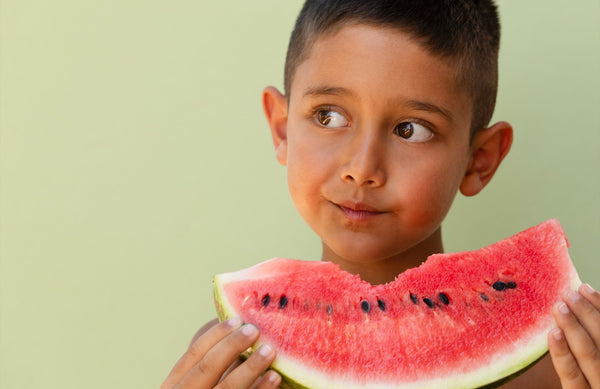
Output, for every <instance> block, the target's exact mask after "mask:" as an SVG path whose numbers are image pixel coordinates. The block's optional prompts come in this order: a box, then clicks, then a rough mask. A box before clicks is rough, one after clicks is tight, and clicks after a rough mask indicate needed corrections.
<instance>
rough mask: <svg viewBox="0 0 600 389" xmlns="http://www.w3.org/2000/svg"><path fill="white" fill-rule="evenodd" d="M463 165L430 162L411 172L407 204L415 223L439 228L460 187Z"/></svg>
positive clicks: (446, 160) (453, 162) (461, 162)
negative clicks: (409, 202) (409, 198)
mask: <svg viewBox="0 0 600 389" xmlns="http://www.w3.org/2000/svg"><path fill="white" fill-rule="evenodd" d="M465 164H466V162H465V161H464V158H463V159H454V160H452V159H446V158H441V159H433V158H431V159H429V160H428V163H424V164H423V165H422V166H421V167H420V168H419V169H415V174H413V175H412V177H411V178H410V179H411V180H412V182H413V184H412V185H410V187H411V188H412V190H411V194H410V197H411V199H412V200H409V201H411V202H412V205H413V207H412V210H413V212H412V215H413V219H414V221H415V223H420V224H422V223H426V224H439V223H440V222H441V221H442V220H443V219H444V217H445V216H446V214H447V213H448V210H449V209H450V206H451V205H452V202H453V201H454V198H455V196H456V194H457V192H458V189H459V187H460V183H461V181H462V177H463V175H464V168H465ZM449 166H450V168H449ZM407 185H408V184H407ZM407 206H408V207H410V204H407Z"/></svg>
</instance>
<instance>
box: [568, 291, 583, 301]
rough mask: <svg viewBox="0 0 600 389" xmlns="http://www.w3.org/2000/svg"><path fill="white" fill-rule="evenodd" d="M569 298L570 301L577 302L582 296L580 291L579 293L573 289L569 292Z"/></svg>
mask: <svg viewBox="0 0 600 389" xmlns="http://www.w3.org/2000/svg"><path fill="white" fill-rule="evenodd" d="M567 298H568V299H569V300H570V301H572V302H574V303H576V302H577V301H579V299H580V298H581V296H580V295H579V293H577V292H575V291H573V290H570V291H568V292H567Z"/></svg>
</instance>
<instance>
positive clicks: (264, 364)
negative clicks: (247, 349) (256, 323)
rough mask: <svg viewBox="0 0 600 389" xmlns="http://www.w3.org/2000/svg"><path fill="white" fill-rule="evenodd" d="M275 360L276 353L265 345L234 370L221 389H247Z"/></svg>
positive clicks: (221, 385)
mask: <svg viewBox="0 0 600 389" xmlns="http://www.w3.org/2000/svg"><path fill="white" fill-rule="evenodd" d="M274 359H275V351H273V349H272V348H271V347H270V346H269V345H266V344H263V345H262V346H260V347H259V348H258V350H256V351H255V352H254V353H252V355H250V357H249V358H248V359H247V360H246V361H245V362H244V363H242V364H241V365H240V366H239V367H237V368H236V369H235V370H233V371H232V372H231V373H230V374H229V375H228V376H227V377H226V378H225V379H224V380H223V381H221V383H220V384H219V386H218V388H220V389H233V388H247V387H249V386H250V385H252V383H253V382H255V381H256V380H257V378H259V377H260V376H261V375H262V374H263V373H264V372H265V370H267V368H268V367H269V365H270V364H271V362H273V360H274Z"/></svg>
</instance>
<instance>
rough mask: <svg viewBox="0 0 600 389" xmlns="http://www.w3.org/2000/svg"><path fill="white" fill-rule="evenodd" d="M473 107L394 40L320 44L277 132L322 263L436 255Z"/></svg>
mask: <svg viewBox="0 0 600 389" xmlns="http://www.w3.org/2000/svg"><path fill="white" fill-rule="evenodd" d="M471 106H472V101H471V99H470V98H469V96H468V95H467V94H466V93H465V92H464V91H463V90H461V88H460V87H459V85H457V83H456V81H455V73H454V71H453V69H452V68H451V67H450V66H449V65H448V64H446V63H445V62H443V61H442V60H440V59H438V58H436V57H433V56H432V55H430V54H429V53H428V52H427V51H426V50H425V49H423V48H422V47H421V46H419V45H418V44H416V43H415V42H413V41H411V40H410V39H409V37H408V36H407V35H406V34H404V33H402V32H400V31H398V30H395V29H391V28H376V27H371V26H366V25H350V26H345V27H343V28H342V29H340V30H339V31H337V32H335V33H333V34H330V35H326V36H324V37H322V38H320V39H319V40H318V41H317V42H316V43H315V45H314V47H313V48H312V50H311V54H310V56H309V58H308V59H307V60H306V61H304V62H303V63H301V64H300V65H299V66H298V67H297V70H296V73H295V75H294V79H293V83H292V87H291V94H290V96H289V105H288V111H287V121H286V123H285V124H281V125H280V126H279V127H277V126H273V125H272V128H273V127H277V128H278V129H274V130H273V131H279V133H280V134H279V135H274V136H275V137H277V136H280V137H281V140H282V142H280V143H279V147H278V151H277V156H278V160H279V161H280V162H281V163H282V164H284V165H287V170H288V186H289V191H290V193H291V196H292V199H293V202H294V204H295V205H296V207H297V209H298V211H299V213H300V214H301V216H302V217H303V218H304V220H305V221H306V222H307V223H308V224H309V226H310V227H311V228H312V229H313V230H314V231H315V232H316V233H317V234H318V235H319V237H320V238H321V239H322V241H323V245H324V253H329V255H330V256H332V257H335V258H338V259H339V258H341V259H343V260H347V261H363V262H364V261H377V260H382V259H394V258H402V257H403V253H405V252H406V251H408V250H410V249H414V247H415V246H422V247H423V248H425V249H427V247H428V245H429V248H430V249H431V247H432V245H433V243H432V239H434V238H433V237H434V236H436V235H437V238H436V239H438V240H439V234H436V232H439V231H438V230H439V228H440V225H441V223H442V220H443V219H444V217H445V216H446V213H447V212H448V209H449V208H450V205H451V203H452V201H453V199H454V196H455V194H456V193H457V190H458V189H459V186H460V185H461V181H462V180H463V177H464V175H465V171H466V170H467V167H468V165H469V161H470V155H471V148H470V142H469V140H470V133H469V129H470V123H471V116H472V113H471ZM275 143H276V146H277V145H278V141H277V140H276V141H275ZM418 251H421V250H418ZM426 251H427V250H426ZM324 259H328V258H324Z"/></svg>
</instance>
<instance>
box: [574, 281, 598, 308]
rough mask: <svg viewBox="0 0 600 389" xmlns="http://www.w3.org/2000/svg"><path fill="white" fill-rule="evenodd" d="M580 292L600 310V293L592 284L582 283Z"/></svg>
mask: <svg viewBox="0 0 600 389" xmlns="http://www.w3.org/2000/svg"><path fill="white" fill-rule="evenodd" d="M579 293H581V295H582V296H583V297H585V298H586V299H587V300H588V301H589V302H590V304H592V305H593V306H594V307H596V309H597V310H599V311H600V293H598V291H596V290H594V288H592V286H591V285H590V284H583V285H581V286H580V287H579Z"/></svg>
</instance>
